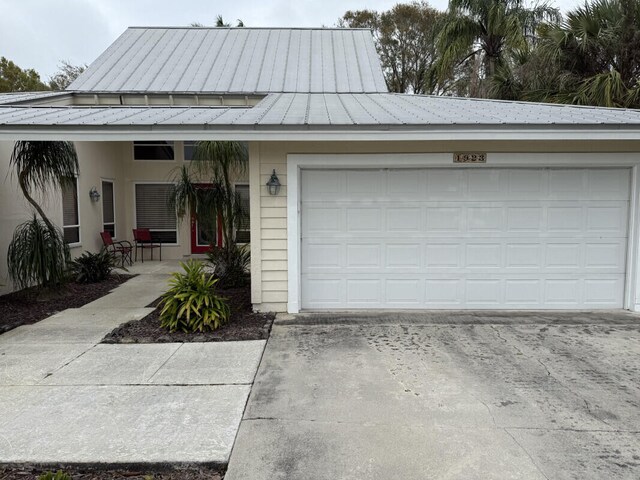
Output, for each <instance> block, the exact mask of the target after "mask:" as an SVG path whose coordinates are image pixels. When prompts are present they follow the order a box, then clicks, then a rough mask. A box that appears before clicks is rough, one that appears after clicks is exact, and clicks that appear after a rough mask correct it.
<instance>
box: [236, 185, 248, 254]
mask: <svg viewBox="0 0 640 480" xmlns="http://www.w3.org/2000/svg"><path fill="white" fill-rule="evenodd" d="M236 193H237V194H238V196H239V197H240V205H241V206H242V213H243V214H242V215H241V216H240V218H239V219H238V225H237V227H236V243H249V242H250V240H251V236H250V231H251V221H250V219H251V217H250V216H249V208H250V201H249V185H236Z"/></svg>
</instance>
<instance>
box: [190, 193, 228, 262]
mask: <svg viewBox="0 0 640 480" xmlns="http://www.w3.org/2000/svg"><path fill="white" fill-rule="evenodd" d="M198 188H202V189H206V188H211V185H206V184H202V185H198ZM221 229H222V227H221V225H220V221H219V220H218V221H217V222H216V225H215V226H214V227H213V228H212V226H211V225H203V224H201V222H198V219H197V218H196V215H195V212H191V253H207V252H208V251H209V249H210V248H211V245H218V246H220V245H221V244H222V230H221Z"/></svg>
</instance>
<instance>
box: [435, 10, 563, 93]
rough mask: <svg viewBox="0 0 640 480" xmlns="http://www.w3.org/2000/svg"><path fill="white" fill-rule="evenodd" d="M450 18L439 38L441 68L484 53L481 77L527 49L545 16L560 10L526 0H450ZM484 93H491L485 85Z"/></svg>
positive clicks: (448, 68) (445, 69) (549, 17)
mask: <svg viewBox="0 0 640 480" xmlns="http://www.w3.org/2000/svg"><path fill="white" fill-rule="evenodd" d="M448 14H449V19H448V20H447V21H446V24H445V26H444V28H443V29H442V32H441V34H440V35H439V38H438V49H439V51H440V54H441V60H440V65H439V70H440V72H443V73H444V72H450V71H451V68H452V67H454V66H456V65H459V64H461V63H464V62H465V61H467V60H469V59H473V58H476V57H480V60H481V67H482V68H481V71H480V72H478V75H479V77H480V81H481V83H482V81H483V80H484V79H487V78H491V77H492V76H494V75H495V74H496V73H497V71H498V69H499V68H500V67H502V66H504V65H505V64H506V63H507V57H508V55H509V54H511V53H514V52H518V51H522V50H526V49H527V48H528V47H529V45H531V44H532V43H533V42H534V32H535V30H536V27H537V25H538V24H539V23H541V22H542V21H544V20H555V19H557V18H558V17H559V12H558V10H557V9H555V8H551V7H549V6H548V5H547V4H544V3H543V4H538V5H535V6H533V7H532V8H527V7H526V6H525V4H524V2H523V1H522V0H450V1H449V9H448ZM480 90H481V91H480V92H479V94H480V95H482V96H484V95H486V93H487V89H486V87H483V86H481V89H480Z"/></svg>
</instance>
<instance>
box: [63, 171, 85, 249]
mask: <svg viewBox="0 0 640 480" xmlns="http://www.w3.org/2000/svg"><path fill="white" fill-rule="evenodd" d="M78 177H79V175H76V176H75V177H73V178H74V180H75V182H76V209H77V212H78V224H77V225H65V224H64V205H63V206H62V233H63V234H64V229H65V228H77V229H78V241H77V242H73V243H67V245H68V246H69V248H77V247H81V246H82V228H81V227H80V225H81V224H82V220H81V218H80V184H79V182H78Z"/></svg>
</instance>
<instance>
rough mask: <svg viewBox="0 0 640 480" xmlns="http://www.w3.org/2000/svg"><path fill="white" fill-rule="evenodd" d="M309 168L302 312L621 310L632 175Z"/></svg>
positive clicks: (611, 172) (304, 199)
mask: <svg viewBox="0 0 640 480" xmlns="http://www.w3.org/2000/svg"><path fill="white" fill-rule="evenodd" d="M316 173H318V172H316V171H303V173H302V184H303V192H302V204H301V212H302V213H301V216H302V229H301V230H302V231H301V235H302V238H301V249H302V255H301V260H302V262H301V271H302V275H301V283H302V307H303V308H312V309H322V308H334V309H337V308H342V309H344V308H619V307H621V306H622V295H623V291H624V277H625V262H626V248H627V247H626V245H627V238H626V236H627V222H628V220H627V216H628V208H629V206H628V197H629V170H628V169H618V170H598V171H591V170H587V169H581V170H514V169H511V170H509V169H493V170H491V169H487V170H478V169H455V170H453V169H452V170H445V169H438V170H428V169H423V170H368V171H354V170H351V171H342V172H337V173H336V172H331V175H328V176H327V175H325V173H326V172H320V173H321V175H320V176H316ZM326 178H332V179H333V180H334V181H335V184H336V185H338V187H337V193H336V188H334V187H335V185H334V186H329V187H328V190H327V191H325V190H323V187H322V186H321V182H322V181H324V180H325V179H326ZM416 179H417V180H416ZM414 180H415V181H414ZM402 182H407V183H408V185H409V187H408V188H407V189H405V190H402V188H401V187H402ZM598 182H600V183H599V184H598ZM563 185H564V186H565V187H566V188H563ZM304 186H307V187H306V188H311V186H313V188H314V189H312V190H311V193H309V194H308V195H307V193H306V192H305V187H304ZM614 198H615V199H614ZM319 199H320V200H319Z"/></svg>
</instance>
